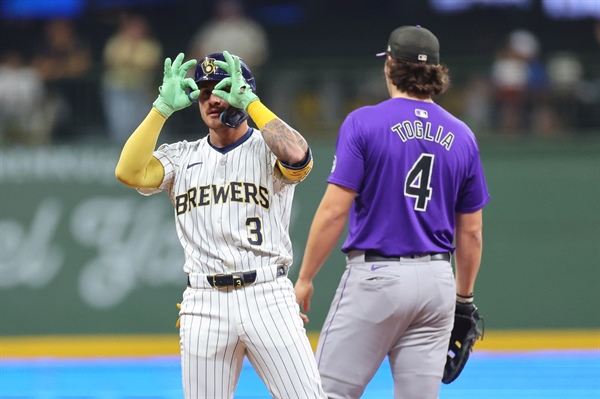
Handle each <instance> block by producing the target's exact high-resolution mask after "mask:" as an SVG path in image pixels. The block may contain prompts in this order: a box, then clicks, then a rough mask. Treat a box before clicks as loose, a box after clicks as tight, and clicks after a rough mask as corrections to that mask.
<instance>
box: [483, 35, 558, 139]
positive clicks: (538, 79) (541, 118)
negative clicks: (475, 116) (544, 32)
mask: <svg viewBox="0 0 600 399" xmlns="http://www.w3.org/2000/svg"><path fill="white" fill-rule="evenodd" d="M539 52H540V45H539V41H538V39H537V38H536V37H535V36H534V35H533V34H532V33H531V32H528V31H526V30H517V31H513V32H511V33H510V35H509V37H508V40H507V43H506V44H505V45H504V46H503V47H502V48H501V49H500V50H499V51H498V53H497V54H496V58H495V60H494V62H493V64H492V68H491V82H492V89H493V93H492V96H493V101H494V108H493V109H494V111H495V115H494V120H495V125H496V128H498V129H499V130H501V131H502V132H504V133H517V132H523V131H529V130H534V131H538V132H540V133H544V132H545V131H546V130H545V129H549V128H552V124H551V123H550V121H549V119H548V118H551V113H550V109H549V106H548V104H547V98H546V94H547V78H546V72H545V68H544V65H543V64H542V63H541V62H540V61H539V59H538V56H539Z"/></svg>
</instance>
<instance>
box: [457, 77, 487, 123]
mask: <svg viewBox="0 0 600 399" xmlns="http://www.w3.org/2000/svg"><path fill="white" fill-rule="evenodd" d="M490 98H491V93H490V85H489V84H488V82H487V80H486V78H485V76H484V75H483V74H474V75H473V76H472V77H471V78H470V79H468V80H467V82H466V84H465V87H464V99H463V100H464V104H463V113H464V115H463V118H464V120H465V122H466V123H467V124H468V125H469V127H470V128H471V130H473V132H474V133H475V134H476V135H477V134H480V133H482V132H484V131H488V130H489V129H490V126H491V119H492V117H491V115H492V103H491V101H490Z"/></svg>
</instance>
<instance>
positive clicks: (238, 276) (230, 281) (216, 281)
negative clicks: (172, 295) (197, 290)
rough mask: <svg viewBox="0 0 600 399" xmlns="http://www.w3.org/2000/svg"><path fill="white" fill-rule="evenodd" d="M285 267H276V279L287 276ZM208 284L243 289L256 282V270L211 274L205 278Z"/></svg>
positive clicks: (189, 285)
mask: <svg viewBox="0 0 600 399" xmlns="http://www.w3.org/2000/svg"><path fill="white" fill-rule="evenodd" d="M287 269H288V268H287V266H285V265H280V266H277V277H281V276H285V275H286V274H287ZM206 280H207V281H208V284H210V285H211V286H212V287H216V288H227V287H234V288H239V287H244V286H246V285H250V284H253V283H254V282H255V281H256V270H251V271H249V272H235V273H231V274H213V275H210V276H206ZM187 283H188V287H191V284H190V278H189V277H188V281H187Z"/></svg>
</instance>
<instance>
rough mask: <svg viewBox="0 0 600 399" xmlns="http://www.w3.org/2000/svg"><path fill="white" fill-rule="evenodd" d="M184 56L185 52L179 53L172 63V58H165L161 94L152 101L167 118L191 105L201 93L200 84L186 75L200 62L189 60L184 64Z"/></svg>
mask: <svg viewBox="0 0 600 399" xmlns="http://www.w3.org/2000/svg"><path fill="white" fill-rule="evenodd" d="M183 57H184V54H183V53H179V55H178V56H177V57H176V58H175V60H174V61H173V63H172V64H171V59H170V58H167V59H166V60H165V72H164V76H163V83H162V85H161V86H160V87H159V88H158V91H159V93H160V94H159V95H158V97H157V99H156V100H155V101H154V103H152V106H153V107H154V108H156V109H157V110H158V112H160V113H161V114H162V115H164V116H165V117H166V118H168V117H169V116H171V114H172V113H173V112H175V111H179V110H180V109H184V108H186V107H189V106H190V105H191V104H192V102H193V100H196V99H197V98H198V96H199V95H200V90H198V85H197V84H196V82H194V79H192V78H186V77H185V75H186V74H187V72H188V71H189V69H190V68H192V67H193V66H195V65H196V64H197V63H198V62H197V61H196V60H189V61H187V62H186V63H184V64H182V62H183ZM188 88H189V89H191V92H190V93H189V95H188V93H187V89H188Z"/></svg>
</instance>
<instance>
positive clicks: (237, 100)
mask: <svg viewBox="0 0 600 399" xmlns="http://www.w3.org/2000/svg"><path fill="white" fill-rule="evenodd" d="M223 57H225V60H226V61H227V62H223V61H218V60H217V61H215V66H217V67H219V68H221V69H223V70H224V71H225V72H227V73H228V74H229V77H228V78H225V79H223V80H221V81H220V82H219V83H217V84H216V85H215V88H214V89H213V91H212V94H214V95H215V96H217V97H220V98H222V99H223V100H225V101H227V102H228V103H229V105H231V106H233V107H235V108H239V109H243V110H246V109H248V105H250V103H251V102H252V101H256V100H258V96H257V95H256V94H254V92H253V91H252V88H251V87H250V85H249V84H248V83H247V82H246V80H245V79H244V76H243V75H242V67H241V65H240V58H239V57H237V56H235V55H231V54H229V53H228V52H227V51H223ZM226 87H229V88H230V89H229V92H227V91H225V90H224V89H225V88H226Z"/></svg>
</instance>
